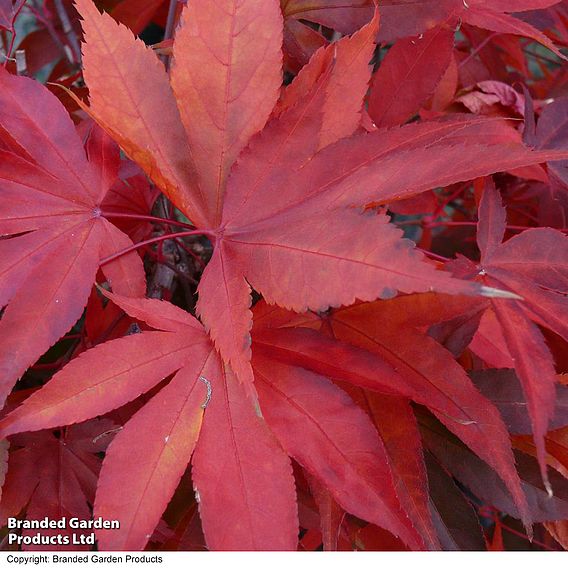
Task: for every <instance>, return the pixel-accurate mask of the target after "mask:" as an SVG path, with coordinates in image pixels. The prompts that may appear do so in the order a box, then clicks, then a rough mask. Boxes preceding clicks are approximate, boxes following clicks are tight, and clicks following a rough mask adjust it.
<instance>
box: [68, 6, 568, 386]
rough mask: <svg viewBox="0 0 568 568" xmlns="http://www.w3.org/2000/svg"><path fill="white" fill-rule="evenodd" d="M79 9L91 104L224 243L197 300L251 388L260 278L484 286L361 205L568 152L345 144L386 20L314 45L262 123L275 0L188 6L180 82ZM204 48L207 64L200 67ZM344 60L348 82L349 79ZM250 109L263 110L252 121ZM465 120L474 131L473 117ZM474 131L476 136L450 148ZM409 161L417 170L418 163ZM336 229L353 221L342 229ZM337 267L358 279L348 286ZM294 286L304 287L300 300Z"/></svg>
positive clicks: (366, 286)
mask: <svg viewBox="0 0 568 568" xmlns="http://www.w3.org/2000/svg"><path fill="white" fill-rule="evenodd" d="M77 6H78V9H79V11H80V13H81V14H82V17H83V27H84V30H85V37H86V43H85V46H84V49H83V51H84V66H85V78H86V81H87V83H88V84H89V88H90V105H91V106H90V109H89V108H87V110H88V111H89V112H90V113H91V114H92V116H93V117H94V118H95V119H96V120H97V121H98V122H99V123H100V124H101V126H103V127H104V128H105V129H106V130H107V131H108V132H109V133H110V134H111V135H112V136H113V137H115V139H116V140H117V141H118V142H119V143H120V144H121V146H122V147H123V149H124V150H125V151H126V152H127V154H128V155H129V156H130V157H131V158H132V159H134V160H135V161H138V162H139V164H140V165H141V167H142V168H143V169H144V170H145V171H146V173H148V175H149V176H150V177H152V178H153V179H154V181H155V182H156V184H157V185H159V186H160V187H161V188H162V190H163V191H164V192H165V193H166V195H168V197H170V198H171V199H172V201H173V202H174V203H175V204H176V205H177V206H178V207H180V208H181V210H182V212H183V213H184V214H185V215H186V216H187V217H189V218H190V219H191V220H192V221H193V222H194V223H195V224H196V226H197V227H198V229H200V230H203V232H204V234H207V235H209V236H210V237H211V238H212V239H213V241H214V245H215V250H214V253H213V258H212V259H211V261H210V263H209V265H208V266H207V268H206V270H205V273H204V275H203V278H202V280H201V282H200V285H199V289H198V293H199V301H198V305H197V311H198V314H199V316H200V318H201V320H202V321H203V323H204V324H205V327H206V328H207V330H208V331H209V332H210V333H211V336H212V337H213V339H214V341H215V345H216V346H217V348H218V349H219V351H220V353H221V355H222V357H223V358H224V360H226V361H228V362H229V363H230V364H231V366H232V368H233V370H234V371H235V373H236V374H237V377H238V378H239V380H240V381H242V382H244V383H248V384H249V385H251V383H252V380H253V375H252V371H251V368H250V338H249V332H250V326H251V321H252V320H251V315H250V312H249V311H248V305H249V303H250V299H249V298H250V288H249V286H250V287H252V288H254V289H255V290H256V291H258V292H260V293H262V294H263V295H264V296H265V297H266V298H267V299H268V300H269V301H270V302H277V303H279V304H281V305H284V306H286V307H291V308H293V309H295V310H305V309H316V310H320V309H325V308H327V307H328V306H330V305H340V304H345V303H351V302H353V301H354V300H355V299H356V298H358V299H363V300H367V299H375V298H377V297H385V296H386V297H388V296H391V295H392V294H394V293H395V292H396V291H397V290H401V291H405V292H416V291H428V290H437V291H444V292H447V293H454V294H457V293H469V294H476V293H480V292H483V290H481V289H480V288H479V286H477V285H476V284H475V283H467V284H464V283H462V282H458V281H456V280H451V279H450V278H449V277H448V276H447V275H446V274H443V273H441V272H439V271H437V270H436V269H435V267H433V266H431V265H429V264H426V263H425V262H422V260H423V259H422V257H421V255H420V254H419V253H417V252H416V251H414V250H412V245H411V243H410V242H408V241H404V240H402V239H401V233H400V232H398V231H397V230H395V229H394V228H393V227H392V226H391V225H389V224H388V223H387V219H386V218H384V217H376V216H373V215H368V214H367V215H365V214H363V212H362V209H361V208H362V207H363V206H364V205H366V204H367V203H370V202H377V201H387V200H393V199H397V198H400V197H403V196H407V195H411V194H413V193H417V192H421V191H425V190H427V189H430V188H432V187H436V186H438V185H446V184H450V183H453V182H456V181H460V180H467V179H471V178H473V177H476V176H480V175H486V174H488V173H492V172H494V171H497V170H501V169H508V168H516V167H520V166H523V165H527V164H532V163H535V162H542V161H543V160H547V159H554V157H555V156H557V157H563V154H562V153H556V154H555V153H554V152H552V153H549V152H542V153H539V152H531V151H529V150H528V149H526V148H525V147H524V146H522V144H520V143H518V142H517V143H515V142H513V143H512V144H509V143H508V142H509V141H510V140H511V136H510V134H509V133H510V130H509V131H508V133H507V134H504V135H503V136H504V138H500V137H499V136H496V137H495V138H493V139H491V138H489V139H483V140H481V141H479V140H478V143H471V140H470V139H468V135H467V132H459V130H460V129H459V128H458V129H456V132H452V131H451V129H450V128H449V127H448V130H447V131H446V132H445V136H444V135H443V134H440V136H439V137H437V136H436V134H435V132H436V130H437V128H438V127H437V126H436V125H433V126H432V131H431V132H430V133H426V132H425V130H427V129H428V126H426V127H425V128H424V129H420V127H418V128H417V129H409V130H405V131H404V132H402V133H400V132H398V131H395V132H393V133H392V134H391V133H381V135H380V136H379V135H378V134H377V135H376V136H373V135H369V136H366V135H357V134H355V135H354V136H353V137H351V138H345V139H344V140H343V141H339V138H341V137H342V136H345V135H347V134H349V133H351V132H352V131H353V129H354V128H355V126H356V124H355V122H354V121H353V116H356V115H357V113H356V112H354V109H356V106H357V101H358V105H359V109H360V108H361V106H362V102H363V96H364V94H365V93H364V89H363V88H362V86H364V85H365V84H366V82H367V81H368V80H369V78H370V68H369V66H368V65H367V64H366V63H365V62H364V57H362V56H359V57H355V58H354V54H357V53H369V54H370V53H371V51H372V47H373V41H374V39H373V35H374V34H372V33H370V31H371V30H372V29H373V28H374V27H375V26H376V25H377V21H376V17H375V18H374V19H373V20H371V21H370V23H368V24H367V26H368V27H367V28H365V29H364V30H361V32H360V33H359V34H358V35H356V36H354V37H353V38H342V40H340V41H339V42H338V43H337V44H335V45H334V46H332V47H330V48H327V49H326V50H325V51H324V52H319V53H317V54H316V55H315V56H314V60H313V62H312V63H310V64H309V66H308V69H305V70H304V72H303V73H302V74H301V75H300V76H299V77H298V79H297V81H298V83H297V84H296V85H294V84H292V85H291V86H290V87H289V90H288V89H287V90H286V91H285V93H284V98H283V102H282V103H281V104H280V105H279V106H278V107H277V109H276V116H275V118H273V120H271V121H269V122H268V124H267V126H266V128H265V129H264V130H263V131H262V132H261V133H258V134H257V132H258V130H260V129H261V128H262V126H263V124H264V122H265V121H266V119H267V117H268V114H269V113H270V109H269V106H270V101H274V100H275V99H276V95H277V92H278V89H279V87H280V66H279V61H280V59H279V55H278V54H279V51H280V47H281V46H280V42H281V21H280V15H279V7H278V3H277V2H276V1H275V0H274V1H273V0H271V1H270V2H261V3H260V2H258V1H256V0H247V1H246V2H242V3H235V2H233V1H230V0H224V1H223V2H220V3H217V4H216V5H215V7H212V6H211V5H210V4H203V5H202V4H201V3H199V2H197V3H191V4H190V5H189V7H188V8H187V14H186V15H185V16H184V17H183V21H184V22H185V24H184V25H182V27H181V29H180V31H179V36H178V40H179V41H178V42H177V43H176V46H175V48H174V60H173V65H172V80H171V83H172V90H170V88H169V86H168V84H167V76H166V74H165V71H163V70H162V69H161V68H160V67H159V63H158V62H157V61H156V60H155V58H154V55H153V54H152V53H151V52H150V51H148V50H147V49H146V48H145V47H144V46H143V44H142V42H140V41H139V40H135V39H134V38H133V37H132V35H131V34H130V32H129V31H127V30H126V29H125V28H123V27H121V26H117V24H116V23H115V22H113V21H112V19H111V18H110V17H109V16H108V15H101V14H99V12H98V11H97V10H96V8H95V7H94V5H93V4H92V2H91V0H78V1H77ZM237 6H238V9H237ZM192 22H199V26H197V27H196V26H195V25H194V23H192ZM261 25H262V29H263V34H262V42H260V43H259V41H258V38H256V39H255V41H254V42H252V43H251V42H250V41H248V42H247V40H246V37H248V36H247V34H249V33H252V32H253V30H256V29H257V26H261ZM185 28H187V29H185ZM255 37H256V36H255ZM204 50H208V51H207V53H208V55H207V57H208V58H211V63H210V65H200V66H197V67H198V69H196V68H195V67H196V66H195V61H196V58H198V57H201V55H202V54H203V53H204ZM119 51H120V53H121V54H122V55H121V56H120V57H118V56H117V53H118V52H119ZM124 54H129V56H127V57H125V56H124ZM209 68H211V69H209ZM226 68H229V69H231V70H232V71H231V73H227V72H226ZM108 69H112V73H111V75H110V77H109V73H108ZM213 69H218V71H219V72H215V73H214V72H213ZM346 69H349V70H350V73H351V80H350V82H347V81H345V78H344V75H345V72H346ZM148 73H151V74H152V75H151V76H152V80H151V87H150V89H148V87H147V82H148ZM353 82H355V83H356V84H357V85H358V87H357V89H356V90H355V91H356V93H357V95H356V96H355V95H354V94H353V93H352V92H351V87H350V85H351V83H353ZM252 86H255V88H254V89H253V88H252ZM332 88H333V90H332ZM223 97H224V98H223ZM111 98H112V100H111ZM343 98H345V99H346V100H348V101H349V105H348V106H349V112H348V117H349V120H346V121H345V122H343V121H339V122H337V121H336V122H335V123H332V122H330V120H329V118H326V115H330V113H334V114H337V112H338V111H336V110H335V109H337V108H338V101H341V100H342V99H343ZM203 101H210V102H211V106H209V107H207V109H208V112H210V113H211V114H210V115H207V116H205V115H204V113H205V111H204V110H203V108H204V107H203V104H204V103H203ZM290 101H293V102H294V103H295V104H291V102H290ZM157 108H159V109H160V112H156V109H157ZM189 108H191V109H193V111H192V112H195V113H197V114H193V115H192V117H191V119H190V118H189V116H186V113H187V112H188V111H187V109H189ZM178 109H179V110H178ZM322 109H323V110H322ZM205 114H207V113H205ZM180 115H181V119H182V121H181V122H180V118H179V117H180ZM200 116H203V119H201V118H199V117H200ZM126 117H128V119H126ZM243 117H254V120H249V121H248V122H247V125H246V127H245V126H244V124H243V122H242V119H243ZM182 123H183V124H184V125H185V132H184V131H183V127H182V126H181V124H182ZM332 124H335V126H334V128H336V129H337V130H334V129H333V128H331V127H330V125H332ZM462 126H463V129H462V130H465V131H468V130H469V127H470V126H471V128H472V129H473V130H475V126H474V124H472V125H470V124H469V123H466V124H464V125H462ZM503 128H504V127H503ZM505 130H507V129H505ZM220 132H222V133H223V135H222V136H220ZM406 136H408V138H406ZM462 136H463V137H462ZM418 138H422V139H423V140H424V139H427V138H429V146H428V147H426V148H423V147H418V146H415V144H416V143H418V140H417V139H418ZM462 140H466V146H460V145H453V144H452V142H455V143H456V144H459V143H460V142H461V141H462ZM488 140H489V144H488ZM505 140H506V141H507V143H505ZM491 142H497V146H492V145H491V144H490V143H491ZM323 146H325V148H324V149H323V150H322V151H320V152H319V153H318V150H320V149H321V148H322V147H323ZM245 147H246V149H245V150H244V151H243V152H242V153H241V154H240V157H239V158H238V159H237V161H236V164H235V165H233V162H234V161H235V158H236V156H237V154H238V150H239V149H242V148H245ZM361 147H365V148H366V149H367V150H366V151H365V152H362V154H364V155H365V156H366V159H365V160H364V161H363V160H360V161H359V162H356V163H350V162H347V159H346V156H351V155H352V153H353V152H354V149H355V148H358V149H359V148H361ZM403 150H405V151H403ZM369 154H371V156H370V155H369ZM336 162H339V164H340V168H339V171H340V172H341V175H340V176H339V178H336V177H335V175H333V177H332V172H336V171H337V170H336V169H335V168H330V164H335V163H336ZM409 163H413V164H414V166H413V167H411V168H407V167H406V166H407V165H408V164H409ZM213 165H215V166H214V167H213ZM230 170H231V173H230V175H229V171H230ZM225 180H227V183H226V186H225ZM330 226H334V227H339V228H340V229H339V230H340V231H343V233H339V234H337V235H335V236H332V235H331V234H330V231H329V227H330ZM346 234H349V238H346V236H345V235H346ZM369 235H372V238H369ZM331 274H334V275H335V276H337V275H338V274H339V275H341V274H345V275H347V274H348V275H350V278H349V281H350V285H349V286H347V287H345V286H344V285H343V283H342V279H341V278H338V277H334V278H330V277H329V275H331ZM298 284H299V285H300V286H298ZM298 287H300V289H301V290H302V294H301V295H300V296H299V297H297V298H295V299H294V296H295V293H296V291H297V289H298ZM249 390H252V387H250V386H249Z"/></svg>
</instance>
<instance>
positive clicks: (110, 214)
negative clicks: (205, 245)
mask: <svg viewBox="0 0 568 568" xmlns="http://www.w3.org/2000/svg"><path fill="white" fill-rule="evenodd" d="M101 216H102V217H105V218H107V219H133V220H137V221H149V222H151V223H158V224H163V225H173V226H174V227H181V228H183V229H187V230H188V231H190V230H192V229H194V226H193V225H189V224H188V223H182V222H181V221H174V220H172V219H163V218H162V217H154V216H153V215H138V214H136V213H113V212H112V211H110V212H107V211H103V213H101Z"/></svg>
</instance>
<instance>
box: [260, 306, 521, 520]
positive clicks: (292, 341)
mask: <svg viewBox="0 0 568 568" xmlns="http://www.w3.org/2000/svg"><path fill="white" fill-rule="evenodd" d="M420 304H421V300H420V296H419V295H418V296H408V297H403V298H397V299H395V300H390V301H386V302H385V301H382V302H374V303H370V304H360V305H356V306H353V307H348V308H341V309H338V310H335V311H333V312H332V313H331V314H330V315H328V316H325V317H323V318H320V317H317V316H315V315H313V316H311V317H309V318H307V317H306V318H304V316H296V317H297V318H299V319H297V320H294V319H290V318H286V319H284V318H283V316H282V315H279V314H275V313H274V312H268V313H267V314H266V315H264V317H262V319H261V321H262V324H261V327H260V329H259V331H258V332H255V334H254V337H253V345H255V346H256V350H257V352H258V351H260V352H266V353H269V354H270V355H271V357H272V358H274V359H277V360H281V361H289V362H293V363H295V364H296V365H300V366H302V367H306V368H308V369H310V370H312V371H315V372H317V373H321V374H322V375H326V376H330V377H334V378H336V379H338V380H340V381H345V382H347V383H349V384H351V385H356V386H358V387H362V388H364V389H366V390H371V391H377V392H380V393H383V394H388V395H393V394H395V395H399V396H403V397H404V398H406V399H410V400H414V401H415V402H418V403H420V404H423V405H424V406H426V407H427V408H429V409H430V410H431V411H432V412H433V413H434V414H435V416H436V417H437V418H438V420H440V421H441V422H442V423H443V424H444V425H445V426H446V427H447V428H448V429H450V430H451V431H452V432H453V433H455V434H456V435H457V436H458V437H459V438H460V439H461V440H462V441H463V442H464V443H465V444H466V445H467V446H469V447H470V448H471V449H472V450H473V451H474V452H475V453H477V455H479V456H480V457H481V458H482V459H483V460H485V461H486V462H487V463H488V464H489V465H490V466H491V467H492V468H493V469H494V470H495V471H496V472H498V475H499V476H500V477H501V478H502V479H503V481H504V482H505V483H506V485H507V488H508V489H509V491H510V492H511V494H512V495H513V499H514V500H515V502H516V503H517V504H518V508H519V510H521V511H522V513H521V514H522V518H523V520H524V521H525V524H527V525H528V524H530V516H529V514H528V510H527V507H526V501H525V497H524V495H523V492H522V490H521V488H520V484H519V478H518V475H517V473H516V471H515V466H514V460H513V454H512V450H511V442H510V439H509V435H508V433H507V429H506V427H505V425H504V423H503V421H502V419H501V417H500V415H499V412H498V410H497V409H496V408H495V406H493V404H492V403H491V402H490V401H489V400H487V399H486V398H485V397H483V396H482V395H481V394H480V393H479V391H478V390H477V389H476V388H475V387H474V385H473V384H472V383H471V381H470V380H469V378H468V377H467V375H466V373H465V371H464V370H463V368H462V367H461V366H460V365H459V364H458V363H457V362H456V361H455V360H454V358H453V356H452V355H451V354H450V353H449V352H448V351H446V350H445V349H444V348H443V347H442V346H441V345H439V344H438V343H437V342H436V341H434V340H433V339H432V338H431V337H429V336H428V335H427V333H426V331H425V330H424V326H425V325H426V322H427V321H428V319H427V318H428V317H429V318H430V319H429V321H428V323H429V324H430V325H432V324H433V323H435V322H436V317H435V316H432V313H430V314H429V315H427V316H426V317H423V318H422V321H420V323H413V318H415V317H416V314H419V313H420V312H421V311H423V310H424V312H423V313H424V314H427V313H428V306H429V303H428V302H427V301H426V302H424V304H423V306H421V305H420ZM424 308H426V309H424ZM434 313H435V312H434ZM407 314H410V315H407ZM442 319H443V318H440V320H442ZM272 320H275V321H274V323H272ZM282 320H283V321H282ZM279 321H280V322H281V323H279ZM306 328H311V330H310V329H306ZM314 329H316V330H319V329H322V330H328V332H329V333H332V334H333V337H334V338H337V339H339V340H341V341H342V343H337V342H336V340H329V341H327V340H326V339H325V338H324V337H321V335H320V334H314V331H313V330H314ZM402 329H403V330H404V333H401V330H402ZM348 344H351V345H352V346H353V347H349V345H348ZM357 348H359V349H357ZM363 350H364V351H363ZM425 352H428V353H431V354H433V353H435V357H428V358H426V357H421V356H420V355H419V354H420V353H425ZM410 426H412V424H411V425H410ZM488 440H491V447H489V446H488Z"/></svg>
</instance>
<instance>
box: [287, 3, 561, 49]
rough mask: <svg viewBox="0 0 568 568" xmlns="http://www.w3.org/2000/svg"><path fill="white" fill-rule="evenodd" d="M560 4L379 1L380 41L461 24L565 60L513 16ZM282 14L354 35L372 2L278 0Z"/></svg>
mask: <svg viewBox="0 0 568 568" xmlns="http://www.w3.org/2000/svg"><path fill="white" fill-rule="evenodd" d="M559 2H560V0H382V1H381V2H380V3H379V8H380V11H381V16H382V26H381V30H380V31H379V36H378V39H379V41H382V42H390V41H393V40H395V39H399V38H404V37H409V36H416V35H419V34H421V33H424V32H426V31H427V30H429V29H431V28H433V27H434V26H436V25H438V24H440V23H442V22H444V21H446V20H450V21H452V22H455V23H457V22H458V20H459V19H461V21H462V22H466V23H468V24H470V25H473V26H477V27H479V28H483V29H486V30H490V31H493V32H499V33H504V34H515V35H520V36H524V37H528V38H531V39H533V40H535V41H538V42H540V43H542V44H543V45H545V46H546V47H548V48H549V49H551V50H552V51H554V52H555V53H556V54H557V55H559V56H561V57H563V55H562V54H561V53H560V52H559V51H558V49H557V48H556V47H555V46H554V44H553V43H552V42H551V41H550V39H548V37H547V36H546V35H544V34H543V33H542V32H540V31H539V30H537V29H536V28H534V27H533V26H531V25H530V24H528V23H526V22H524V21H522V20H519V19H517V18H515V17H514V16H511V15H510V13H511V12H524V11H528V10H538V9H541V8H548V7H549V6H553V5H555V4H558V3H559ZM281 3H282V11H283V12H284V14H285V15H286V16H288V17H291V18H296V19H304V20H309V21H312V22H317V23H318V24H323V25H324V26H327V27H330V28H333V29H336V30H338V31H340V32H342V33H352V32H353V31H354V30H355V29H357V28H358V27H360V26H361V25H363V23H364V22H365V21H368V19H369V17H370V16H369V15H370V13H371V12H372V9H373V0H347V1H345V0H282V1H281Z"/></svg>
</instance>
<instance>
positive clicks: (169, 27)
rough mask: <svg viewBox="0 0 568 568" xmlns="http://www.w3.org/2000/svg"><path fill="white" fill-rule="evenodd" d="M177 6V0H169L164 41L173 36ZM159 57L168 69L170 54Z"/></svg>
mask: <svg viewBox="0 0 568 568" xmlns="http://www.w3.org/2000/svg"><path fill="white" fill-rule="evenodd" d="M177 8H178V0H170V7H169V9H168V19H167V22H166V31H165V33H164V41H166V40H168V39H172V38H173V37H174V26H175V23H176V14H177ZM160 59H161V60H162V62H163V63H164V65H165V66H166V69H167V70H168V71H169V68H170V56H169V55H161V56H160Z"/></svg>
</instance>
